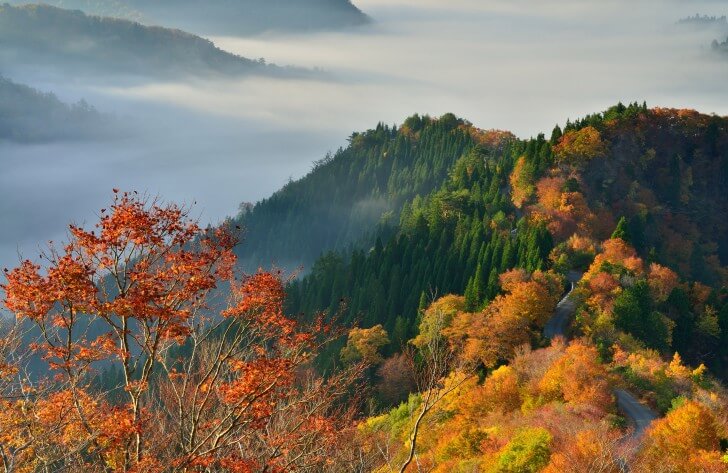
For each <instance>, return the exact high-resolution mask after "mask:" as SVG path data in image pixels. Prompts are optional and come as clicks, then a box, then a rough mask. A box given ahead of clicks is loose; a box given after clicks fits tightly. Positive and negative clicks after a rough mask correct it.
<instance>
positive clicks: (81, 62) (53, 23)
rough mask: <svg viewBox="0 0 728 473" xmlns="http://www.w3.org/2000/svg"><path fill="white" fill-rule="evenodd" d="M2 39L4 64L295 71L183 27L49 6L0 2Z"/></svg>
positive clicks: (120, 70) (134, 70) (150, 72)
mask: <svg viewBox="0 0 728 473" xmlns="http://www.w3.org/2000/svg"><path fill="white" fill-rule="evenodd" d="M0 42H2V43H3V50H2V52H0V57H2V59H3V62H4V63H5V64H6V65H7V66H6V67H8V66H19V65H30V66H34V67H52V68H56V69H61V70H64V71H72V72H73V73H74V74H77V73H78V72H85V73H102V74H107V75H119V74H123V75H129V76H155V77H179V76H183V77H185V76H187V77H189V76H198V77H199V76H214V75H240V74H272V75H286V74H293V73H295V72H296V71H293V70H290V69H286V68H279V67H276V66H273V65H266V64H265V63H263V62H261V61H253V60H250V59H247V58H243V57H240V56H236V55H233V54H230V53H227V52H225V51H223V50H221V49H218V48H217V47H215V45H214V44H213V43H212V42H210V41H208V40H206V39H203V38H200V37H198V36H195V35H192V34H189V33H185V32H183V31H180V30H172V29H167V28H161V27H152V26H143V25H141V24H139V23H135V22H132V21H128V20H120V19H114V18H106V17H95V16H87V15H85V14H84V13H82V12H80V11H71V10H63V9H59V8H55V7H51V6H47V5H28V6H22V7H12V6H10V5H7V4H6V5H4V6H2V5H0ZM297 73H301V71H298V72H297Z"/></svg>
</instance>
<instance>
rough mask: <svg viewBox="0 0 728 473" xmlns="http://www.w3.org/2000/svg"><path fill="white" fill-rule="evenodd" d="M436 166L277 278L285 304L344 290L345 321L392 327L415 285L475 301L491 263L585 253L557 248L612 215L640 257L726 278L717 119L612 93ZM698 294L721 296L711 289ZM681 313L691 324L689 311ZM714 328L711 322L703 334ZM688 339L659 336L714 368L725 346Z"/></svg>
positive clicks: (724, 143)
mask: <svg viewBox="0 0 728 473" xmlns="http://www.w3.org/2000/svg"><path fill="white" fill-rule="evenodd" d="M447 174H448V176H449V177H448V178H447V179H446V180H445V181H444V183H443V184H441V185H440V186H439V187H438V188H436V189H434V190H433V191H432V192H429V193H420V195H419V196H418V197H415V198H413V199H412V200H410V201H408V202H405V203H404V204H403V205H402V211H401V213H400V216H399V219H398V220H399V225H398V226H397V228H396V229H395V230H389V231H387V232H383V233H381V234H380V238H379V239H378V240H377V244H376V245H375V247H374V249H373V251H371V252H370V251H368V249H369V248H370V246H365V247H364V248H363V250H364V251H362V250H354V251H338V252H334V253H330V254H327V255H325V256H324V257H322V258H321V259H319V260H318V261H317V262H316V263H315V264H314V266H313V268H312V273H311V274H310V275H308V276H306V277H305V278H303V279H302V280H301V281H300V282H298V283H295V284H294V285H293V286H292V287H291V288H290V294H289V301H290V309H291V310H292V311H294V312H298V311H301V312H306V313H312V312H315V311H316V310H319V309H327V308H328V309H329V310H334V309H335V308H337V307H338V305H339V301H340V300H341V298H346V299H347V301H348V304H347V306H346V310H345V320H347V321H353V320H356V319H358V320H360V321H362V323H363V324H364V325H367V326H369V325H373V324H376V323H381V324H383V325H384V326H385V328H386V329H387V330H388V331H389V332H390V333H392V332H396V333H397V336H396V339H397V340H406V339H407V338H409V336H412V335H413V334H414V333H415V332H414V331H415V326H414V323H415V320H416V314H417V307H418V306H420V307H421V305H422V302H421V301H422V300H423V299H424V298H425V296H428V297H429V294H431V293H434V294H447V293H456V294H464V295H466V297H467V298H468V304H469V306H470V307H471V308H477V307H480V306H482V305H483V304H484V303H486V302H487V301H488V300H490V299H492V298H493V297H494V296H495V295H496V294H497V292H498V289H499V285H498V275H499V274H501V273H503V272H504V271H506V270H508V269H510V268H513V267H522V268H525V269H527V270H529V271H532V270H534V269H546V268H550V267H555V268H557V269H563V268H564V267H565V266H567V265H570V266H582V267H584V268H586V266H585V265H586V264H588V261H589V260H588V255H587V256H584V255H582V256H579V255H578V254H577V255H574V254H573V251H574V250H573V249H572V248H571V247H572V246H574V245H585V247H587V248H598V246H599V242H601V241H604V240H605V239H608V238H609V237H610V235H611V234H612V232H613V231H614V229H615V228H616V227H617V224H618V221H619V220H620V219H623V222H622V223H621V224H620V225H621V226H622V227H624V228H625V229H626V230H625V232H626V233H627V234H629V238H627V237H626V236H625V237H624V238H625V239H627V240H629V242H630V244H631V245H633V246H634V248H635V249H636V251H637V255H639V256H640V257H641V258H643V259H644V260H645V261H648V262H650V263H659V264H661V265H664V266H665V267H668V268H671V269H672V270H674V271H675V272H676V273H677V274H678V275H679V276H680V277H681V278H683V279H684V280H687V281H697V282H700V283H701V284H705V285H707V286H706V287H714V288H716V289H718V288H721V287H723V286H724V285H725V284H726V276H727V273H726V266H727V265H728V246H727V243H726V242H728V235H727V234H726V232H727V231H728V228H727V226H726V223H725V222H726V219H725V215H726V214H727V212H728V121H727V120H726V119H724V118H720V117H711V116H706V115H700V114H698V113H697V112H692V111H678V110H666V109H653V110H647V109H645V108H643V107H641V106H636V105H632V106H630V107H624V106H621V105H620V106H618V107H614V108H612V109H610V110H609V111H608V112H606V113H604V114H598V115H594V116H590V117H587V118H586V119H584V120H580V121H578V122H576V123H568V124H567V125H566V127H565V128H564V130H561V128H557V129H556V130H554V133H553V135H552V137H551V139H550V140H547V139H546V138H545V137H543V136H540V137H538V138H537V139H533V140H526V141H513V142H512V143H511V144H510V145H509V146H507V147H505V148H504V149H503V150H501V151H500V152H493V151H492V150H491V151H489V150H487V149H481V148H477V147H471V148H469V149H467V150H463V153H462V155H461V156H460V157H459V158H458V159H457V160H456V161H455V164H454V165H452V166H451V167H450V169H449V170H448V172H447ZM509 187H510V188H511V193H510V194H511V195H510V196H508V195H507V194H505V193H504V191H505V190H507V189H508V188H509ZM395 222H396V220H395ZM249 225H252V220H250V223H249ZM328 231H332V230H330V229H329V230H328ZM253 232H254V229H251V233H253ZM271 234H275V231H274V230H271ZM286 234H291V230H289V231H288V232H287V233H286ZM294 235H295V231H294ZM294 235H291V236H290V238H292V239H293V238H295V236H294ZM575 241H576V243H575ZM591 251H594V250H591ZM580 258H581V259H580ZM712 297H714V298H715V297H717V298H718V299H717V300H716V302H714V303H713V304H714V308H715V309H719V308H720V307H722V305H723V302H722V299H721V297H723V296H721V295H720V293H718V292H716V293H715V295H714V296H712ZM689 320H692V322H689V323H690V324H697V323H698V322H699V314H693V315H690V319H689ZM685 323H687V322H685ZM685 330H687V328H685ZM721 336H723V337H724V336H726V333H725V331H724V332H723V335H719V336H718V338H715V339H714V341H715V342H717V341H718V340H719V339H720V337H721ZM689 339H690V337H683V336H678V334H676V336H675V337H674V340H673V347H675V348H678V347H679V348H680V350H681V353H683V354H684V355H685V356H686V357H688V359H689V360H690V361H691V362H693V363H696V362H706V363H708V364H709V365H711V366H713V367H714V368H716V369H719V370H721V371H722V370H725V367H726V366H728V365H727V364H726V361H727V359H726V358H725V356H726V354H725V353H724V354H722V355H719V354H718V353H717V352H713V351H710V350H707V351H705V350H704V351H702V352H700V353H698V351H699V350H698V348H699V346H700V345H701V343H699V342H690V341H689ZM398 343H399V342H394V343H393V346H397V344H398ZM685 344H687V345H688V346H686V345H685ZM663 348H667V347H663ZM696 350H698V351H696Z"/></svg>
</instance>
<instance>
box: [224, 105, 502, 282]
mask: <svg viewBox="0 0 728 473" xmlns="http://www.w3.org/2000/svg"><path fill="white" fill-rule="evenodd" d="M511 137H512V135H510V134H508V133H503V132H498V131H487V132H484V131H479V130H476V129H475V128H473V127H472V125H470V124H469V123H468V122H466V121H464V120H460V119H457V118H456V117H455V116H453V115H446V116H444V117H442V118H440V119H439V120H434V119H432V118H430V117H420V116H413V117H411V118H409V119H407V120H406V121H405V123H404V124H403V125H402V126H401V127H400V128H391V127H389V126H386V125H383V124H379V125H378V126H377V127H376V128H375V129H372V130H369V131H366V132H363V133H354V134H352V135H351V136H350V137H349V146H347V147H346V148H345V149H340V150H338V151H337V152H336V153H335V154H334V155H331V156H327V157H326V158H324V159H323V160H321V161H319V162H317V163H315V165H314V168H313V169H312V171H311V172H310V173H309V174H308V175H307V176H305V177H304V178H302V179H300V180H298V181H294V182H291V183H289V184H287V185H286V186H285V187H283V188H282V189H281V190H280V191H278V192H276V193H275V194H273V195H272V196H271V197H270V198H267V199H264V200H263V201H261V202H258V203H257V204H255V206H252V207H250V208H246V210H245V211H244V212H243V213H242V214H241V215H239V216H238V218H237V219H236V222H237V223H239V224H241V225H243V226H244V227H245V228H246V235H245V245H244V246H243V247H242V248H241V251H242V253H241V254H240V255H239V256H240V257H241V259H242V260H243V261H244V262H246V263H247V265H248V267H249V268H252V269H255V268H256V267H258V266H259V265H261V264H262V265H263V266H269V265H271V264H273V263H275V264H278V265H281V266H284V267H286V268H295V267H297V266H299V265H305V266H307V267H310V265H311V264H312V263H313V262H314V260H315V259H316V258H317V257H319V256H320V255H321V253H322V252H323V251H326V250H332V249H337V248H338V249H342V248H345V247H347V246H348V245H350V244H352V243H359V242H360V241H362V239H364V238H366V241H367V242H368V244H369V245H370V244H372V243H373V242H374V238H373V236H374V231H375V230H376V227H377V225H381V226H383V227H388V226H391V225H396V224H397V222H398V221H399V212H400V209H401V206H402V204H403V203H404V202H406V201H408V200H410V199H412V198H413V197H414V196H416V195H418V194H419V195H426V194H428V193H430V192H431V191H432V190H433V189H435V188H437V187H439V186H440V183H441V182H442V181H443V180H444V179H445V178H446V177H447V174H448V172H449V169H450V168H451V167H452V166H453V164H454V163H455V161H456V160H457V159H458V158H459V157H460V156H462V155H463V154H466V153H468V152H469V150H471V149H473V148H474V147H476V146H478V145H480V146H483V147H486V148H488V149H499V148H500V147H501V146H503V145H504V144H505V143H506V142H507V140H508V139H510V138H511Z"/></svg>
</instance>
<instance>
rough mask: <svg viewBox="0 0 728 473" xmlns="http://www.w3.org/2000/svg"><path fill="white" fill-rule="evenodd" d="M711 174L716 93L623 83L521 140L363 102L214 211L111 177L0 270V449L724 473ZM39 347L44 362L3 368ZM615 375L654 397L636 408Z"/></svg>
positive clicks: (725, 405) (183, 462) (280, 465)
mask: <svg viewBox="0 0 728 473" xmlns="http://www.w3.org/2000/svg"><path fill="white" fill-rule="evenodd" d="M726 187H728V119H726V118H723V117H716V116H708V115H701V114H699V113H697V112H694V111H691V110H673V109H659V108H657V109H648V108H647V106H646V104H641V105H640V104H637V103H635V104H630V105H627V106H625V105H622V104H618V105H617V106H614V107H612V108H610V109H609V110H607V111H605V112H603V113H598V114H594V115H590V116H587V117H585V118H583V119H580V120H577V121H575V122H571V121H568V122H567V123H566V124H565V125H564V126H557V127H556V128H554V130H553V131H552V133H551V134H550V136H546V135H539V136H537V137H536V138H532V139H527V140H521V139H517V138H516V137H514V136H513V135H511V134H509V133H504V132H496V131H488V132H486V131H482V130H478V129H477V128H475V127H474V126H473V125H471V124H470V123H468V122H466V121H465V120H462V119H458V118H456V117H455V116H453V115H445V116H443V117H440V118H431V117H421V116H413V117H411V118H409V119H407V120H406V121H405V123H404V124H403V125H402V126H399V127H389V126H385V125H381V124H380V125H379V126H377V127H376V128H375V129H373V130H370V131H367V132H364V133H355V134H353V135H352V136H351V139H350V144H349V146H348V147H347V148H346V149H342V150H340V151H339V152H337V153H336V154H335V155H334V156H331V157H328V158H326V159H325V160H323V161H321V162H319V163H317V164H316V165H315V167H314V169H313V170H312V171H311V172H310V173H309V174H308V175H307V176H306V177H304V178H302V179H301V180H299V181H295V182H291V183H289V184H288V185H287V186H286V187H284V188H283V189H282V190H281V191H279V192H278V193H277V194H275V195H274V196H272V197H271V198H270V199H267V200H265V201H262V202H260V203H259V204H257V205H255V206H246V207H244V209H245V210H244V212H242V214H241V215H239V216H238V218H237V219H234V220H230V221H228V222H226V223H225V224H224V225H223V226H221V227H220V228H208V229H201V228H199V227H198V226H197V225H195V224H194V222H192V221H190V220H189V213H188V211H187V210H185V209H181V208H179V207H177V206H174V205H171V204H166V205H161V204H159V203H158V202H157V201H155V200H150V199H149V198H146V197H144V196H139V195H138V194H135V193H119V192H117V191H115V198H114V201H113V203H112V205H111V206H110V207H109V208H108V210H107V209H104V210H102V211H101V212H100V221H99V224H98V225H97V227H96V228H95V229H93V230H91V229H83V228H80V227H76V226H71V227H70V241H69V243H68V244H67V245H66V246H64V247H63V248H59V249H56V250H54V251H51V252H49V254H48V258H47V260H45V261H44V262H43V264H42V265H36V264H35V263H33V262H30V261H27V262H24V263H23V264H22V265H21V266H19V267H17V268H15V269H13V270H10V271H7V272H6V274H5V280H6V282H5V284H4V285H3V290H4V291H5V294H6V296H5V301H4V302H5V305H6V307H8V308H9V309H10V310H12V311H13V312H14V313H15V314H16V315H17V316H18V317H19V318H20V319H21V320H23V321H25V323H24V324H18V325H15V326H8V327H6V328H5V330H6V336H5V337H3V338H2V342H0V356H2V358H0V396H1V397H0V402H1V403H2V407H3V408H2V409H1V410H0V432H2V433H3V434H0V454H1V455H0V460H1V461H2V462H3V463H2V465H3V466H4V467H5V468H6V469H8V465H11V466H12V468H11V471H37V470H43V469H49V468H50V469H54V468H59V467H66V468H70V469H74V468H76V469H80V468H82V469H84V470H85V471H150V472H151V471H188V472H193V471H194V472H213V471H214V472H228V471H231V472H253V471H256V472H257V471H336V472H351V471H361V472H364V471H378V472H390V471H411V472H414V471H422V470H428V471H438V472H450V471H463V472H471V471H473V472H474V471H485V472H537V471H547V472H552V473H556V472H584V471H604V472H615V473H616V472H621V471H624V468H625V466H628V467H629V470H630V471H635V472H653V471H669V472H694V471H701V472H716V473H723V472H725V470H726V467H727V466H728V392H727V391H726V389H725V387H724V385H723V384H722V382H721V379H723V380H725V379H726V376H727V367H728V353H727V352H726V351H725V349H726V347H728V293H727V292H726V284H727V282H728V271H726V266H727V261H726V257H727V255H726V251H727V249H726V246H725V245H726V241H727V239H726V223H725V222H726V220H725V218H724V217H725V215H726V214H727V211H728V192H727V191H728V189H726ZM332 192H333V193H334V195H332ZM362 202H367V203H368V205H369V204H370V203H376V205H373V204H371V205H370V206H369V207H367V208H366V209H362ZM347 211H348V212H347ZM312 228H313V229H320V232H318V233H317V232H313V231H312ZM239 230H242V232H243V233H242V236H243V240H242V242H241V244H239V245H238V236H237V232H238V231H239ZM278 236H280V238H277V237H278ZM297 251H298V255H297V256H296V252H297ZM246 252H248V253H246ZM276 254H279V255H282V256H280V259H277V257H276ZM317 254H320V257H318V258H317V259H315V262H314V263H313V264H312V266H311V270H310V271H306V272H304V273H302V274H300V275H299V277H297V278H295V277H294V278H290V277H287V276H286V275H284V274H283V273H281V272H280V271H277V269H276V268H275V266H274V267H273V272H263V271H262V270H259V271H257V272H256V271H250V270H248V272H247V274H246V273H245V272H241V269H242V268H246V267H249V265H251V264H253V263H256V264H263V265H265V266H267V265H270V264H272V263H275V262H281V261H286V260H287V261H293V262H294V263H295V264H298V263H300V262H306V261H307V260H312V259H314V258H316V256H317ZM266 260H269V261H266ZM241 266H242V268H241ZM575 274H576V275H578V276H577V277H575V276H574V275H575ZM567 275H568V276H569V277H570V278H571V280H572V281H575V282H576V284H575V287H574V288H573V290H572V291H571V292H570V293H569V296H568V302H569V303H570V304H572V306H573V310H572V313H571V315H572V316H573V320H571V321H570V322H571V323H570V326H569V328H568V329H567V331H566V332H565V333H557V334H556V335H554V336H553V337H552V338H549V337H547V336H546V335H545V333H546V332H545V331H544V328H545V326H546V325H547V324H548V323H549V321H550V320H551V319H552V316H553V314H554V312H555V311H556V310H557V303H558V302H559V300H560V299H561V298H562V296H563V295H564V293H565V292H566V290H567V289H568V288H569V284H568V283H567V278H566V276H567ZM294 276H295V274H294ZM228 288H229V290H230V294H231V297H230V298H229V299H228V302H227V304H226V305H224V307H223V308H222V309H218V308H219V307H220V306H221V305H223V304H222V303H221V300H220V297H219V294H220V291H221V290H226V291H227V290H228ZM90 324H93V326H94V327H95V329H94V330H93V331H89V330H86V328H87V327H90V326H91V325H90ZM30 326H35V327H37V328H40V329H41V330H42V331H43V333H45V334H46V336H44V337H43V338H41V339H40V340H39V341H38V342H37V343H36V344H34V345H31V346H24V345H23V343H22V340H23V338H22V337H23V334H22V333H17V332H18V331H21V332H22V331H23V330H25V329H26V328H27V327H30ZM99 326H103V327H106V330H96V327H99ZM79 333H82V334H84V335H81V336H79V335H78V334H79ZM38 355H41V356H42V357H43V359H44V361H45V362H46V363H49V366H50V369H51V370H52V372H53V373H54V377H53V378H49V379H44V380H38V379H32V378H28V377H27V376H26V375H25V373H24V371H23V370H22V367H23V366H24V365H23V363H24V361H26V360H27V359H28V357H31V356H38ZM28 392H32V393H33V396H28V395H27V394H26V393H28ZM624 396H634V397H636V398H639V399H640V400H641V402H642V403H643V404H644V406H646V407H642V409H648V408H649V411H648V412H650V413H651V414H650V415H651V416H653V417H654V418H655V420H654V421H652V422H651V423H648V425H644V426H641V427H639V428H638V429H635V428H634V427H635V426H634V425H632V421H633V420H634V418H633V417H632V415H631V414H629V413H626V412H625V411H624V410H623V407H622V405H623V404H622V403H621V402H620V399H621V398H622V397H624ZM635 402H636V401H635ZM54 431H58V432H63V435H61V436H57V435H53V434H52V433H50V432H54ZM334 445H335V447H334ZM38 452H43V453H42V454H39V453H38Z"/></svg>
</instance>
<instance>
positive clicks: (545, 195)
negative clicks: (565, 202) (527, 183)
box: [536, 177, 566, 210]
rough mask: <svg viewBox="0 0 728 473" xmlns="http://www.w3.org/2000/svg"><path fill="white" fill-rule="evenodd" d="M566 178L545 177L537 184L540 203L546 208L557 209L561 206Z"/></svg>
mask: <svg viewBox="0 0 728 473" xmlns="http://www.w3.org/2000/svg"><path fill="white" fill-rule="evenodd" d="M565 183H566V180H565V179H564V178H562V177H544V178H543V179H541V180H540V181H538V183H537V184H536V195H537V196H538V203H539V204H540V205H541V206H542V207H544V208H546V209H553V210H556V209H558V208H559V207H560V206H561V194H562V193H563V188H564V184H565Z"/></svg>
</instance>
